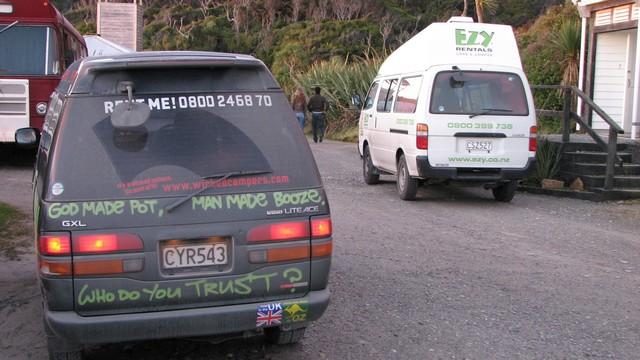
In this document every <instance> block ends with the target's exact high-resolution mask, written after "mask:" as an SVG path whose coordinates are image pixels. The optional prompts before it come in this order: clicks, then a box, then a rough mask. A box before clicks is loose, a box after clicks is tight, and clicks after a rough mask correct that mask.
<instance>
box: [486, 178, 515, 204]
mask: <svg viewBox="0 0 640 360" xmlns="http://www.w3.org/2000/svg"><path fill="white" fill-rule="evenodd" d="M517 188H518V182H517V181H515V180H512V181H509V182H506V183H504V184H502V185H500V186H498V187H495V188H493V189H491V191H492V192H493V198H494V199H496V200H497V201H501V202H509V201H511V200H512V199H513V196H514V195H515V194H516V189H517Z"/></svg>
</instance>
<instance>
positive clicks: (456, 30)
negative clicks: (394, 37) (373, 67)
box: [378, 17, 522, 76]
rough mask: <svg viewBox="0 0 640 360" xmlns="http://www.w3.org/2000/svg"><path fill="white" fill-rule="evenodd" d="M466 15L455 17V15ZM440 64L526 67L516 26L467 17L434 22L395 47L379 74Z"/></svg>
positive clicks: (413, 70)
mask: <svg viewBox="0 0 640 360" xmlns="http://www.w3.org/2000/svg"><path fill="white" fill-rule="evenodd" d="M456 18H458V19H465V18H464V17H454V18H452V20H453V19H456ZM436 65H448V66H453V65H456V66H461V67H463V66H464V65H492V66H502V67H510V68H517V69H520V70H521V69H522V63H521V62H520V53H519V52H518V45H517V43H516V38H515V36H514V34H513V29H512V28H511V26H508V25H497V24H486V23H474V22H472V21H471V22H469V21H467V20H464V21H451V20H450V22H446V23H433V24H431V25H429V26H427V27H426V28H425V29H424V30H422V31H421V32H419V33H418V34H416V35H415V36H414V37H412V38H411V39H409V40H408V41H407V42H406V43H404V44H403V45H402V46H400V47H399V48H398V49H397V50H396V51H394V52H393V53H392V54H391V55H389V57H388V58H387V59H386V60H385V62H384V63H383V64H382V66H381V67H380V70H379V72H378V75H379V76H387V75H396V74H401V73H403V74H406V73H411V72H421V71H425V70H427V69H428V68H430V67H432V66H436Z"/></svg>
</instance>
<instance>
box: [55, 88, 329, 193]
mask: <svg viewBox="0 0 640 360" xmlns="http://www.w3.org/2000/svg"><path fill="white" fill-rule="evenodd" d="M134 97H135V101H136V102H141V103H144V104H146V105H148V106H149V107H150V109H151V116H150V118H149V119H148V120H147V121H146V122H145V123H144V124H143V125H142V126H140V127H138V128H133V129H124V130H123V129H118V128H116V127H114V125H113V124H112V122H111V118H110V117H111V113H112V112H113V109H114V108H115V107H116V106H117V105H118V104H119V103H121V102H123V101H124V99H125V98H126V97H124V96H122V95H119V96H72V97H70V98H69V100H68V103H67V105H66V106H65V111H64V114H63V116H62V119H61V122H60V126H59V129H58V130H59V131H57V134H56V138H55V139H54V141H55V143H54V150H53V154H52V156H53V159H52V161H51V166H52V168H51V170H50V172H49V173H50V176H49V179H47V191H46V194H45V198H46V199H47V200H55V201H82V200H94V199H122V198H128V197H132V198H159V197H170V196H178V195H184V194H191V193H193V192H194V191H197V190H200V189H202V188H209V189H208V190H207V194H215V193H238V192H258V191H278V190H280V189H296V188H310V187H317V186H320V180H319V175H318V172H317V169H316V167H315V162H314V160H313V156H312V154H311V152H310V150H309V147H308V145H307V143H306V139H305V138H304V136H303V135H302V134H301V130H300V128H299V126H297V123H296V122H295V119H294V115H293V112H292V111H291V108H290V106H289V104H288V102H287V100H286V98H285V96H284V93H283V92H282V91H225V92H222V91H218V92H207V93H187V94H184V93H167V94H144V93H136V94H135V95H134ZM244 171H251V172H264V173H261V174H255V175H250V176H243V177H233V178H228V179H225V180H223V181H219V180H220V177H217V178H213V179H203V178H204V177H207V176H210V175H217V174H227V173H232V172H244Z"/></svg>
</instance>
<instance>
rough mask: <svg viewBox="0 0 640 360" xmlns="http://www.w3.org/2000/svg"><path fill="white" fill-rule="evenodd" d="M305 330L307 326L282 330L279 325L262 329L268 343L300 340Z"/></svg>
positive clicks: (285, 342)
mask: <svg viewBox="0 0 640 360" xmlns="http://www.w3.org/2000/svg"><path fill="white" fill-rule="evenodd" d="M305 330H307V328H299V329H293V330H282V329H281V328H279V327H273V328H266V329H264V334H265V336H266V338H267V341H268V342H269V343H270V344H274V345H287V344H296V343H298V342H300V340H302V338H303V337H304V332H305Z"/></svg>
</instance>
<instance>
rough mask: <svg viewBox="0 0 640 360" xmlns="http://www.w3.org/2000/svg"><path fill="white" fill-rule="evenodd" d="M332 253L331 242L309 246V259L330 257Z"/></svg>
mask: <svg viewBox="0 0 640 360" xmlns="http://www.w3.org/2000/svg"><path fill="white" fill-rule="evenodd" d="M332 252H333V243H332V242H331V241H329V242H326V243H322V244H313V245H312V246H311V257H313V258H317V257H324V256H331V253H332Z"/></svg>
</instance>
